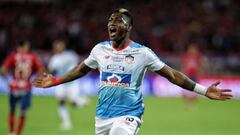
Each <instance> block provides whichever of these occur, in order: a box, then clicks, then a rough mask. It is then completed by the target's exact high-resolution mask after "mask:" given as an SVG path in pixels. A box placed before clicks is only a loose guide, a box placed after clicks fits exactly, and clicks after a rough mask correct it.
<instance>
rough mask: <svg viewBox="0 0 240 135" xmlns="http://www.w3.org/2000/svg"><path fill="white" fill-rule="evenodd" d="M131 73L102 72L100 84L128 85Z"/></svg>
mask: <svg viewBox="0 0 240 135" xmlns="http://www.w3.org/2000/svg"><path fill="white" fill-rule="evenodd" d="M130 83H131V74H116V73H109V72H102V76H101V85H112V86H119V87H130Z"/></svg>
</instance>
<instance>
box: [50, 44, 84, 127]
mask: <svg viewBox="0 0 240 135" xmlns="http://www.w3.org/2000/svg"><path fill="white" fill-rule="evenodd" d="M53 51H54V53H55V54H54V55H53V56H52V57H51V58H50V61H49V65H48V69H49V71H50V72H52V73H55V74H56V75H57V76H62V75H63V74H65V73H66V72H68V71H70V70H71V69H72V68H73V67H75V66H76V65H77V64H78V63H79V57H78V55H77V54H76V53H75V52H73V51H70V50H66V45H65V42H64V41H62V40H56V41H54V42H53ZM79 94H80V91H79V83H78V82H77V81H73V82H69V83H66V84H63V85H60V86H58V87H57V90H56V96H57V98H58V101H59V107H58V113H59V116H60V118H61V120H62V124H61V128H62V129H64V130H67V129H70V128H71V127H72V123H71V120H70V116H69V112H68V110H67V108H66V107H65V103H66V99H67V98H68V99H69V100H70V102H71V104H72V105H73V106H75V107H76V106H83V105H86V104H87V102H88V99H87V98H86V97H83V96H81V97H80V96H79Z"/></svg>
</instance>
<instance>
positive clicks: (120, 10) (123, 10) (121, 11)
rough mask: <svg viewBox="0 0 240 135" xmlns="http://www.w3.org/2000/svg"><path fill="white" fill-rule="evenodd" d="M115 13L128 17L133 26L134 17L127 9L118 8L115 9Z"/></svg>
mask: <svg viewBox="0 0 240 135" xmlns="http://www.w3.org/2000/svg"><path fill="white" fill-rule="evenodd" d="M113 13H121V14H123V15H125V16H127V17H128V18H129V20H130V24H131V25H133V17H132V15H131V14H130V12H129V11H128V10H127V9H125V8H117V9H115V10H114V11H113Z"/></svg>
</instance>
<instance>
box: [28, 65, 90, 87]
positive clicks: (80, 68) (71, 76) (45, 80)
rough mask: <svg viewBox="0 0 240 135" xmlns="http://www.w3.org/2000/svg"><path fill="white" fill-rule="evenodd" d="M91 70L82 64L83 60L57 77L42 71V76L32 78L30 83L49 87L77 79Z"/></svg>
mask: <svg viewBox="0 0 240 135" xmlns="http://www.w3.org/2000/svg"><path fill="white" fill-rule="evenodd" d="M91 70H92V69H91V68H90V67H88V66H87V65H85V64H84V62H82V63H80V64H79V65H77V66H76V67H75V68H73V69H72V70H71V71H69V72H68V73H66V74H65V75H63V76H61V77H59V78H55V77H53V76H52V74H48V73H44V74H43V76H39V77H36V78H35V79H34V80H33V82H32V84H33V85H34V86H37V87H43V88H46V87H51V86H55V85H59V84H62V83H66V82H70V81H73V80H75V79H78V78H80V77H82V76H84V75H86V74H87V73H88V72H89V71H91Z"/></svg>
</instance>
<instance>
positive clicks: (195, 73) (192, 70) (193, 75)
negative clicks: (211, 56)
mask: <svg viewBox="0 0 240 135" xmlns="http://www.w3.org/2000/svg"><path fill="white" fill-rule="evenodd" d="M181 63H182V65H181V69H182V71H183V73H185V74H186V75H187V76H188V77H189V78H190V79H192V80H193V81H195V82H197V81H198V78H199V75H200V74H201V72H202V71H201V70H203V69H205V68H206V65H207V60H206V58H205V57H204V56H203V55H202V54H201V53H200V52H199V50H198V48H197V46H196V44H190V45H189V46H188V47H187V50H186V51H185V52H184V53H183V55H182V57H181ZM182 94H183V99H184V101H185V103H186V106H187V107H192V106H193V104H194V102H196V101H197V97H198V96H197V94H196V93H193V92H189V91H186V90H184V91H183V93H182Z"/></svg>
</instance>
